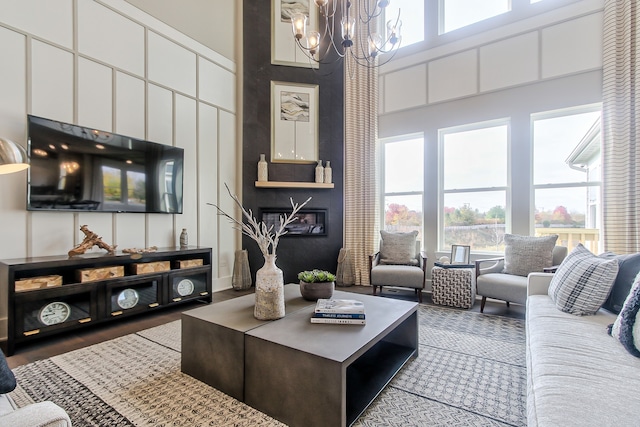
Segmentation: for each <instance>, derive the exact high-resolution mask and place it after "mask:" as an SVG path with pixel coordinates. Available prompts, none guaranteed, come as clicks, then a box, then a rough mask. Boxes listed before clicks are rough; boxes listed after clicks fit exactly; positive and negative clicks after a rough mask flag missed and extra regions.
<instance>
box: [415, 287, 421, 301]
mask: <svg viewBox="0 0 640 427" xmlns="http://www.w3.org/2000/svg"><path fill="white" fill-rule="evenodd" d="M416 293H417V294H418V302H419V303H420V304H422V290H421V289H416Z"/></svg>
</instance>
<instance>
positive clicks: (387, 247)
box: [380, 231, 418, 265]
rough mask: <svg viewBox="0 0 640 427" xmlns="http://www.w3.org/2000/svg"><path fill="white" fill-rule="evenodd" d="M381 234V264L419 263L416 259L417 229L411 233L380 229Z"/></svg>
mask: <svg viewBox="0 0 640 427" xmlns="http://www.w3.org/2000/svg"><path fill="white" fill-rule="evenodd" d="M380 236H382V247H381V248H380V263H381V264H403V265H418V260H417V259H416V237H418V232H417V231H412V232H410V233H392V232H389V231H380Z"/></svg>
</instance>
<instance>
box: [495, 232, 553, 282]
mask: <svg viewBox="0 0 640 427" xmlns="http://www.w3.org/2000/svg"><path fill="white" fill-rule="evenodd" d="M556 240H558V235H557V234H552V235H550V236H543V237H533V236H518V235H515V234H505V235H504V243H505V248H504V269H503V271H502V272H503V273H505V274H513V275H516V276H528V275H529V273H532V272H534V271H537V272H542V269H543V268H545V267H551V266H552V265H553V247H554V246H555V245H556Z"/></svg>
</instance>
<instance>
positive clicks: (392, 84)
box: [384, 64, 427, 112]
mask: <svg viewBox="0 0 640 427" xmlns="http://www.w3.org/2000/svg"><path fill="white" fill-rule="evenodd" d="M384 80H385V84H384V89H385V90H384V110H385V111H386V112H389V111H396V110H402V109H405V108H411V107H417V106H420V105H425V104H426V103H427V67H426V66H425V65H424V64H421V65H417V66H415V67H411V68H406V69H404V70H400V71H396V72H394V73H389V74H387V75H385V78H384ZM408 82H411V84H407V83H408Z"/></svg>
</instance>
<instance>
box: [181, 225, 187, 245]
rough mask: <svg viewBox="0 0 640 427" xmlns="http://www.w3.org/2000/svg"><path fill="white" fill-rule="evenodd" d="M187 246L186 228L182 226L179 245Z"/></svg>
mask: <svg viewBox="0 0 640 427" xmlns="http://www.w3.org/2000/svg"><path fill="white" fill-rule="evenodd" d="M187 246H189V235H188V234H187V229H186V228H183V229H182V233H180V247H181V248H186V247H187Z"/></svg>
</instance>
